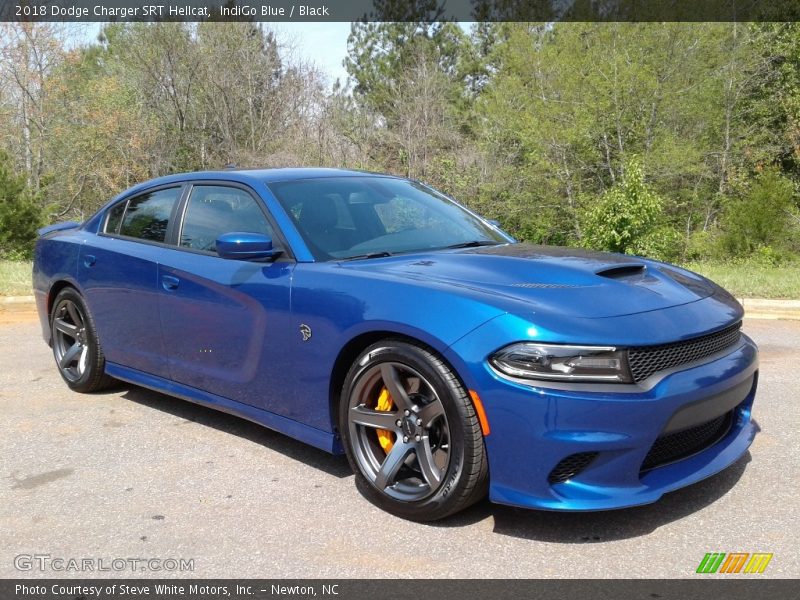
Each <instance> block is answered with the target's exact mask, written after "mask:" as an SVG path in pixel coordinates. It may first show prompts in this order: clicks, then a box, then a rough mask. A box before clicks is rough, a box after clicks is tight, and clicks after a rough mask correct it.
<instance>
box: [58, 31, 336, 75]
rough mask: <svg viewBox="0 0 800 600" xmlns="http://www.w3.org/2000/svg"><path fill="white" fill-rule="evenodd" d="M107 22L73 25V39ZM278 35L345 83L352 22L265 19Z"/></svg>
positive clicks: (89, 36)
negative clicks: (304, 21)
mask: <svg viewBox="0 0 800 600" xmlns="http://www.w3.org/2000/svg"><path fill="white" fill-rule="evenodd" d="M102 26H103V23H89V24H80V25H77V24H76V25H72V26H71V27H75V30H73V36H71V39H72V40H73V41H74V43H78V44H80V43H87V42H94V41H95V40H96V39H97V35H98V34H99V33H100V30H101V28H102ZM264 26H265V27H268V28H269V29H272V30H273V31H274V32H275V33H276V34H277V37H278V43H279V44H282V45H284V48H283V50H284V52H286V51H288V52H289V53H290V54H291V55H292V56H294V57H295V58H297V59H299V60H302V61H304V62H313V63H314V64H315V65H316V66H317V67H318V68H319V70H320V71H321V72H322V73H323V74H324V75H325V76H326V77H327V79H328V87H331V86H333V84H334V82H335V81H336V79H337V78H339V79H340V80H341V81H342V83H343V84H344V83H345V82H346V80H347V71H345V69H344V66H343V64H342V63H343V61H344V58H345V56H346V55H347V36H348V35H350V23H349V22H342V23H299V22H292V23H264Z"/></svg>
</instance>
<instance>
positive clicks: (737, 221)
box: [721, 169, 798, 260]
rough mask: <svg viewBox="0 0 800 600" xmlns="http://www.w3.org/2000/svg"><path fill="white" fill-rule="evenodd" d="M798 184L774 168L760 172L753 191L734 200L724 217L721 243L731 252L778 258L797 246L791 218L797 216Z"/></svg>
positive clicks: (738, 254) (740, 254)
mask: <svg viewBox="0 0 800 600" xmlns="http://www.w3.org/2000/svg"><path fill="white" fill-rule="evenodd" d="M796 215H797V204H796V194H795V186H794V185H793V184H792V182H791V181H790V180H789V179H787V178H786V177H784V176H783V175H781V174H780V173H779V172H778V171H777V170H775V169H769V170H767V171H765V172H763V173H762V174H761V175H759V176H758V178H757V179H756V181H755V183H754V184H753V186H752V188H751V189H750V191H749V192H748V193H747V194H746V195H744V196H743V197H742V198H740V199H738V200H735V201H733V202H731V203H730V204H729V205H728V206H727V208H726V211H725V214H724V216H723V219H722V224H721V227H722V230H723V234H722V237H721V244H722V247H723V249H724V250H725V252H726V253H727V254H728V255H732V256H748V255H751V254H753V253H761V254H762V255H765V256H767V257H768V258H771V257H772V258H774V259H776V260H777V259H779V258H780V256H781V255H782V254H785V253H786V252H788V251H790V250H793V249H794V250H797V249H798V236H797V235H796V234H795V233H794V231H793V228H792V226H791V223H790V219H792V218H794V219H796V218H797V216H796Z"/></svg>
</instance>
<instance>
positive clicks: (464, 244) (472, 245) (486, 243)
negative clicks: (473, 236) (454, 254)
mask: <svg viewBox="0 0 800 600" xmlns="http://www.w3.org/2000/svg"><path fill="white" fill-rule="evenodd" d="M499 243H500V242H496V241H494V240H471V241H469V242H461V243H460V244H453V245H452V246H445V247H444V249H445V250H455V249H456V248H478V247H479V246H497V245H498V244H499Z"/></svg>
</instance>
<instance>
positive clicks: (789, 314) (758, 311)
mask: <svg viewBox="0 0 800 600" xmlns="http://www.w3.org/2000/svg"><path fill="white" fill-rule="evenodd" d="M737 300H738V301H739V302H740V303H741V305H742V306H744V316H745V317H746V318H748V319H788V320H793V321H800V300H767V299H765V298H737ZM26 309H29V310H35V309H36V302H35V300H34V297H33V296H0V311H3V310H14V311H17V310H26Z"/></svg>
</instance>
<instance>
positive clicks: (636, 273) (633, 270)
mask: <svg viewBox="0 0 800 600" xmlns="http://www.w3.org/2000/svg"><path fill="white" fill-rule="evenodd" d="M646 271H647V267H646V266H645V265H640V264H635V263H633V264H628V265H615V266H613V267H609V268H608V269H600V270H599V271H595V275H599V276H600V277H606V278H607V279H629V278H631V277H640V276H642V275H644V274H645V273H646Z"/></svg>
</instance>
